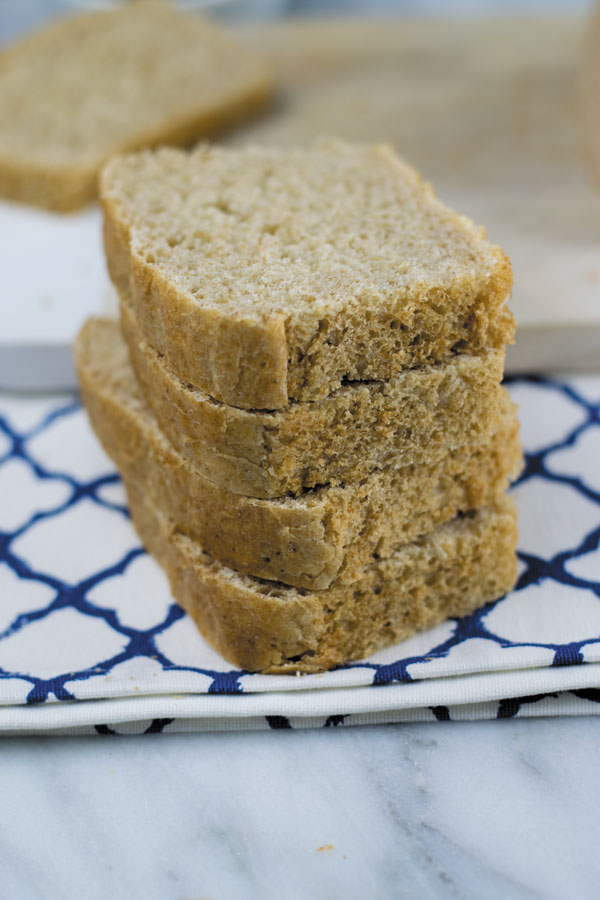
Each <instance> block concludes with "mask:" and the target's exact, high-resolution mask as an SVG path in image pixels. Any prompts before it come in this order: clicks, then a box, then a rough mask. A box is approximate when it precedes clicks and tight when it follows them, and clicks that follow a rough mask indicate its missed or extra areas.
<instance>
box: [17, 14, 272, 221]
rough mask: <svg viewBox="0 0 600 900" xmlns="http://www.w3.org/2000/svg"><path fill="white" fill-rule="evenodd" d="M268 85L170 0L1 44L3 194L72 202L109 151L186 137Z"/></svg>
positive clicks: (248, 60)
mask: <svg viewBox="0 0 600 900" xmlns="http://www.w3.org/2000/svg"><path fill="white" fill-rule="evenodd" d="M271 91H272V82H271V77H270V75H269V73H268V71H267V69H266V67H265V66H264V64H263V63H262V62H261V61H260V60H259V59H257V58H256V57H255V56H254V55H253V54H252V53H247V52H246V51H245V50H243V49H242V48H241V47H240V46H238V44H237V42H236V41H234V40H233V39H232V38H230V37H229V35H227V34H226V33H225V32H224V31H222V30H221V29H219V28H217V27H214V26H212V25H211V24H209V23H207V22H206V21H204V20H202V19H200V18H197V17H195V16H188V15H184V14H182V13H180V12H178V11H176V10H175V8H174V4H173V5H171V4H168V3H159V2H154V0H151V2H144V3H122V4H120V7H119V8H118V9H116V10H107V11H100V12H94V13H87V14H81V15H78V16H73V17H71V18H67V19H64V20H62V21H59V22H57V23H56V24H53V25H51V26H49V27H46V28H44V29H43V30H41V31H39V32H37V33H35V34H33V35H31V36H30V37H27V38H25V39H24V40H22V41H21V42H20V43H17V44H14V45H12V46H9V47H8V48H7V49H5V50H4V51H3V52H2V53H1V54H0V122H1V123H2V127H1V128H0V196H2V197H5V198H7V199H9V200H17V201H21V202H25V203H31V204H36V205H39V206H43V207H47V208H48V209H52V210H58V211H68V210H72V209H76V208H77V207H80V206H82V205H83V204H85V203H86V202H88V201H89V200H91V199H92V198H93V197H94V196H95V194H96V182H97V175H98V171H99V169H100V167H101V166H102V164H103V162H104V161H105V160H106V159H107V158H108V157H109V156H110V155H111V154H113V153H116V152H118V151H124V150H133V149H136V148H138V147H145V146H152V145H155V144H158V143H163V144H186V143H190V142H192V141H194V140H196V139H198V138H200V137H202V136H204V135H207V134H211V133H212V132H214V131H215V130H216V129H218V128H221V127H223V126H225V125H227V124H229V123H231V122H234V121H236V120H238V119H240V118H242V117H244V116H246V115H249V114H250V113H252V112H253V111H254V110H256V109H257V108H259V107H260V106H261V105H263V104H264V102H265V101H266V100H267V98H268V97H269V95H270V94H271Z"/></svg>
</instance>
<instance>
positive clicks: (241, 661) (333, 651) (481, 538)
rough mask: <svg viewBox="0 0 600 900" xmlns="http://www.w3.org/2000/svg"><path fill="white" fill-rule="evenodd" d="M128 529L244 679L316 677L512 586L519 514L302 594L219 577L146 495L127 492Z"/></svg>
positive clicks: (464, 523)
mask: <svg viewBox="0 0 600 900" xmlns="http://www.w3.org/2000/svg"><path fill="white" fill-rule="evenodd" d="M128 496H129V502H130V509H131V513H132V518H133V523H134V525H135V527H136V528H137V530H138V532H139V534H140V536H141V538H142V541H143V542H144V544H145V545H146V548H147V549H148V550H149V551H150V553H152V554H153V555H154V556H155V558H156V559H157V560H158V562H159V563H160V565H161V566H162V567H163V568H164V570H165V571H166V573H167V575H168V577H169V580H170V582H171V588H172V590H173V595H174V596H175V598H176V599H177V601H178V602H179V603H180V604H181V605H182V606H183V608H184V609H185V610H186V611H187V612H188V613H189V614H190V615H191V616H192V618H193V619H194V621H195V622H196V624H197V626H198V628H199V629H200V631H201V632H202V634H203V635H204V637H205V638H206V639H207V640H208V641H210V643H211V644H212V645H213V646H214V647H215V648H216V649H217V650H218V651H219V652H220V653H222V654H223V656H225V657H226V658H227V659H228V660H230V661H231V662H232V663H234V664H235V665H236V666H240V667H241V668H244V669H248V670H250V671H264V672H283V673H285V672H290V673H291V672H319V671H322V670H325V669H329V668H332V667H333V666H336V665H341V664H343V663H345V662H349V661H350V660H353V659H359V658H361V657H364V656H367V655H369V654H371V653H374V652H375V651H377V650H381V649H383V648H384V647H387V646H389V645H390V644H393V643H396V642H397V641H402V640H405V639H406V638H408V637H410V636H411V635H413V634H414V633H415V632H416V631H420V630H422V629H425V628H430V627H432V626H433V625H436V624H438V623H439V622H441V621H442V620H443V619H445V618H447V617H448V616H462V615H466V614H468V613H470V612H472V611H473V610H474V609H476V608H477V607H478V606H480V605H482V604H483V603H487V602H489V601H492V600H496V599H497V598H498V597H501V596H502V595H503V594H504V593H506V591H508V590H510V588H511V587H512V586H513V584H514V582H515V579H516V574H517V564H516V556H515V547H516V540H517V526H516V510H515V507H514V504H513V502H512V500H510V499H509V498H507V497H505V498H503V499H502V500H501V501H500V502H499V503H498V504H497V505H495V506H493V507H486V508H485V509H482V510H479V511H478V512H476V513H472V514H470V515H468V516H463V517H460V518H457V519H453V520H452V521H451V522H448V523H446V524H445V525H441V526H440V527H439V528H437V529H436V530H435V531H434V532H432V533H431V534H429V535H427V536H426V537H424V538H421V539H420V540H419V541H416V542H414V543H412V544H405V545H404V546H403V547H402V548H401V549H400V550H398V551H397V553H395V554H393V555H392V556H391V557H389V558H388V559H385V560H373V561H372V562H371V564H370V565H367V566H366V567H365V568H364V569H363V570H362V572H361V574H360V577H359V578H358V579H357V580H356V581H355V582H354V583H352V584H350V585H344V584H337V583H336V584H334V585H332V586H331V587H330V588H328V589H327V590H324V591H307V590H302V589H299V588H292V587H286V586H285V585H281V584H278V583H276V582H270V581H261V580H260V579H257V578H251V577H249V576H244V575H240V574H238V573H237V572H235V571H234V570H233V569H229V568H226V567H224V566H222V565H221V564H220V563H218V562H216V561H215V560H214V559H213V558H212V557H210V556H209V555H208V554H207V553H205V552H204V551H203V549H202V547H201V546H200V545H199V544H198V543H196V542H194V541H192V540H191V539H190V538H189V537H187V536H186V535H185V534H183V533H182V532H181V531H180V530H179V529H178V528H177V527H176V526H175V524H174V523H173V522H172V521H170V520H169V519H168V518H167V517H166V516H165V515H164V514H163V513H162V512H161V511H160V510H159V509H158V508H157V507H155V506H153V504H152V502H151V500H150V498H149V497H148V494H147V492H146V491H143V490H140V489H138V488H137V487H136V486H135V485H134V484H130V485H128Z"/></svg>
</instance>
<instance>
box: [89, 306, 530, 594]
mask: <svg viewBox="0 0 600 900" xmlns="http://www.w3.org/2000/svg"><path fill="white" fill-rule="evenodd" d="M75 355H76V362H77V370H78V374H79V382H80V386H81V392H82V397H83V401H84V403H85V406H86V409H87V411H88V414H89V417H90V420H91V422H92V425H93V427H94V430H95V432H96V434H97V435H98V437H99V438H100V440H101V442H102V444H103V446H104V448H105V450H106V451H107V453H108V454H109V456H111V457H112V459H113V460H114V462H115V464H116V466H117V468H118V469H119V471H120V472H121V474H122V476H123V478H124V479H125V480H126V481H128V482H131V483H134V484H136V485H137V486H139V487H140V488H141V489H143V490H144V491H145V492H147V493H148V495H149V497H150V498H151V500H152V502H153V504H154V505H155V506H156V507H158V508H159V509H161V510H163V512H164V513H165V515H167V516H168V517H169V518H170V519H172V520H173V521H174V522H175V523H176V524H177V525H178V526H179V527H180V528H181V530H182V531H183V532H184V533H185V534H187V535H189V536H190V537H191V538H193V539H194V540H197V541H199V543H200V544H201V545H202V547H203V548H204V549H205V550H206V551H207V552H208V553H210V554H211V556H213V557H214V558H215V559H218V560H219V561H220V562H222V563H223V564H225V565H228V566H231V567H233V568H235V569H237V570H239V571H240V572H243V573H247V574H251V575H255V576H258V577H260V578H264V579H269V580H276V581H281V582H283V583H285V584H289V585H295V586H297V587H305V588H312V589H323V588H327V587H329V585H330V584H331V583H332V581H333V580H334V579H336V580H338V581H339V582H341V583H349V582H351V581H353V580H355V579H356V578H358V577H359V576H360V571H361V569H362V568H363V567H364V566H365V565H366V564H367V562H369V561H370V560H371V559H372V558H373V557H374V556H377V557H378V558H380V559H383V558H385V557H388V556H390V555H392V554H393V553H394V551H395V550H396V549H397V548H398V547H399V546H401V545H402V544H405V543H408V542H410V541H413V540H415V539H416V538H419V537H421V536H422V535H423V534H426V533H428V532H430V531H432V530H433V529H434V528H436V527H437V526H438V525H440V524H442V523H443V522H445V521H448V520H449V519H452V518H454V517H455V516H456V515H457V514H458V513H459V512H468V511H470V510H472V509H474V508H477V507H481V506H489V505H492V504H493V503H495V502H496V501H497V500H499V499H500V496H501V495H502V493H503V492H504V491H505V490H506V488H507V487H508V483H509V481H511V480H513V479H514V478H515V477H516V475H517V474H518V471H519V468H520V464H521V450H520V445H519V439H518V430H519V426H518V421H517V417H516V408H515V406H514V404H513V403H511V401H510V399H509V397H508V394H507V393H506V392H504V396H503V402H502V414H501V416H500V417H499V419H498V424H497V429H496V431H495V433H494V435H493V436H492V437H491V439H490V440H489V441H488V442H487V443H486V444H483V445H481V446H478V447H464V448H463V447H461V448H459V449H458V450H455V451H454V452H452V453H450V454H448V455H446V456H444V457H443V458H442V459H440V460H438V461H436V462H434V463H431V464H430V465H424V466H408V467H403V468H401V469H398V470H388V471H384V472H374V473H372V474H371V475H370V476H369V477H368V478H366V479H363V480H362V481H356V482H350V483H347V484H345V485H343V486H341V487H331V486H324V487H321V488H318V489H316V490H314V491H305V492H304V493H302V494H300V495H299V496H298V497H297V498H290V497H285V498H282V499H278V500H259V499H254V498H251V497H243V496H240V495H239V494H235V493H233V492H232V491H231V490H229V489H228V488H227V486H224V485H219V484H215V483H214V482H212V481H210V480H209V479H208V478H206V477H204V476H203V475H202V474H201V473H200V472H199V471H198V469H196V468H195V467H194V466H192V465H191V464H190V463H189V462H188V461H186V459H185V458H184V457H182V456H181V455H180V454H179V453H178V452H177V451H176V450H175V449H174V448H173V447H172V446H171V444H170V442H169V441H168V440H167V439H166V437H164V435H163V434H162V432H161V430H160V428H159V427H158V425H157V423H156V420H155V418H154V416H153V415H152V413H151V411H150V409H149V408H148V406H147V404H146V402H145V399H144V396H143V393H142V391H141V388H140V387H139V385H138V382H137V380H136V378H135V375H134V372H133V369H132V368H131V364H130V362H129V358H128V354H127V347H126V345H125V342H124V341H123V339H122V338H121V336H120V334H119V328H118V325H117V323H116V322H110V321H107V320H92V321H90V322H88V323H87V324H86V325H85V327H84V328H83V330H82V332H81V334H80V336H79V338H78V340H77V343H76V348H75ZM241 536H242V537H241Z"/></svg>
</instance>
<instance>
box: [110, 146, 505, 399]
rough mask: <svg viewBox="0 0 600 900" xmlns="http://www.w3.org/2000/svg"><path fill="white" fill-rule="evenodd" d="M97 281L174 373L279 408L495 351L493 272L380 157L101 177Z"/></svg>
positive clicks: (401, 172)
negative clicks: (109, 281)
mask: <svg viewBox="0 0 600 900" xmlns="http://www.w3.org/2000/svg"><path fill="white" fill-rule="evenodd" d="M100 195H101V200H102V204H103V208H104V214H105V245H106V251H107V258H108V263H109V269H110V271H111V275H112V278H113V280H114V282H115V284H116V286H117V288H118V289H119V291H120V293H121V295H122V297H123V298H124V299H126V300H127V301H128V302H129V303H130V304H131V305H132V307H133V312H134V314H135V316H136V318H137V321H138V324H139V327H140V329H141V331H142V333H143V335H144V337H145V339H146V341H147V342H148V344H149V345H150V346H151V347H152V348H154V349H155V350H156V351H157V352H159V353H160V354H161V355H163V356H164V357H165V360H166V362H167V363H168V365H169V366H170V367H171V368H172V370H173V371H174V373H175V374H177V375H178V376H179V377H180V378H182V379H183V380H184V381H185V382H186V383H190V384H192V385H193V386H195V387H197V388H200V389H201V390H203V391H205V392H206V393H208V394H209V395H210V396H212V397H213V398H215V399H218V400H221V401H223V402H225V403H228V404H230V405H233V406H238V407H242V408H255V409H278V408H282V407H284V406H286V405H287V403H288V402H289V401H290V400H296V401H307V400H315V399H321V398H323V397H325V396H327V395H328V394H330V393H331V392H332V391H334V390H336V389H337V388H338V387H339V386H340V385H341V384H342V383H344V382H346V381H368V380H385V379H389V378H392V377H393V376H394V375H395V374H397V373H398V372H399V371H401V370H402V369H405V368H412V367H415V366H422V365H426V364H431V363H436V362H441V361H445V360H448V359H449V358H451V357H453V356H454V355H457V354H461V353H466V354H476V353H479V352H481V351H482V350H483V349H484V348H487V349H499V348H503V347H504V346H505V345H506V344H507V343H508V342H510V341H511V340H512V337H513V329H514V322H513V319H512V316H511V314H510V313H509V312H508V310H507V309H506V306H505V301H506V299H507V297H508V295H509V292H510V288H511V284H512V275H511V269H510V264H509V261H508V259H507V257H506V256H505V255H504V253H503V252H502V251H501V250H500V248H498V247H495V246H493V245H491V244H489V243H488V242H487V241H486V240H485V237H484V232H483V230H482V229H480V228H478V227H476V226H475V225H474V224H473V223H472V222H471V221H470V220H469V219H467V218H465V217H463V216H459V215H457V214H455V213H454V212H452V211H451V210H450V209H448V208H447V207H446V206H444V205H443V204H442V203H441V202H440V201H439V200H438V199H437V197H436V196H435V195H434V193H433V191H432V189H431V187H430V186H429V185H428V184H426V183H424V182H423V181H422V180H421V179H420V177H419V175H418V174H417V172H415V170H414V169H412V168H410V166H408V165H406V164H405V163H404V162H403V161H402V160H400V159H399V158H398V157H397V156H396V154H395V153H394V151H393V150H392V149H391V148H390V147H389V146H387V145H372V146H365V145H354V144H346V143H342V142H340V141H335V140H323V141H321V142H318V143H316V144H315V145H314V146H313V147H311V148H309V149H304V150H297V149H295V150H283V149H277V148H272V147H271V148H269V147H246V148H244V149H230V148H222V147H208V146H201V147H198V148H196V149H195V150H193V151H191V152H186V151H179V150H175V149H159V150H157V151H143V152H140V153H137V154H131V155H125V156H121V157H116V158H115V159H113V160H111V161H110V162H109V163H108V165H107V166H106V167H105V169H104V170H103V173H102V176H101V182H100Z"/></svg>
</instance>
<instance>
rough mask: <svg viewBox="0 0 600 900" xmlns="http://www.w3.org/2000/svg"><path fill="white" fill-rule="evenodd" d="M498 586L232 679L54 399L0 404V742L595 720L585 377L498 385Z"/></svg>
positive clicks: (594, 588) (76, 409)
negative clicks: (338, 662) (511, 540)
mask: <svg viewBox="0 0 600 900" xmlns="http://www.w3.org/2000/svg"><path fill="white" fill-rule="evenodd" d="M509 386H510V390H511V394H512V396H513V398H514V399H515V400H516V401H517V403H519V405H520V408H521V422H522V437H523V443H524V446H525V450H526V453H527V465H526V468H525V471H524V473H523V475H522V477H521V479H520V480H519V483H518V484H517V485H516V486H515V487H514V488H513V491H514V495H515V497H516V499H517V502H518V505H519V510H520V532H521V537H520V545H519V547H520V549H519V558H520V575H519V582H518V584H517V587H516V589H515V590H514V591H513V592H512V593H511V594H509V595H508V596H506V597H504V598H503V599H502V600H499V601H497V602H496V603H490V604H488V605H487V606H485V607H482V608H481V609H479V610H477V611H476V612H475V613H473V614H472V615H470V616H467V617H465V618H463V619H458V620H454V619H453V620H449V621H447V622H444V623H443V624H442V625H439V626H438V627H437V628H434V629H431V630H430V631H427V632H425V633H423V634H420V635H417V636H416V637H414V638H412V639H411V640H408V641H406V642H404V643H403V644H397V645H396V646H394V647H390V648H389V649H387V650H385V651H383V652H381V653H377V654H375V655H374V656H372V657H371V658H370V659H367V660H362V661H360V662H357V663H354V664H352V665H348V666H344V667H342V668H339V669H336V670H334V671H332V672H328V673H325V674H322V675H305V676H281V675H252V674H250V673H247V672H243V671H240V670H238V669H235V668H234V667H232V665H231V664H230V663H228V662H227V661H226V660H225V659H223V658H222V657H220V656H219V655H218V654H217V653H216V652H215V651H214V650H213V649H212V648H211V647H210V646H209V645H208V644H207V643H206V642H205V641H204V640H203V639H202V637H201V636H200V635H199V633H198V631H197V630H196V628H195V626H194V625H193V623H192V622H191V620H190V619H189V618H188V617H187V616H186V615H185V614H184V613H183V611H182V610H181V609H180V608H179V607H178V606H177V605H176V604H175V603H174V601H173V599H172V597H171V594H170V591H169V587H168V584H167V581H166V578H165V576H164V575H163V573H162V571H161V570H160V569H159V568H158V566H157V565H156V564H155V563H154V561H153V560H152V559H151V558H150V557H149V556H148V555H147V554H146V553H145V551H144V550H143V548H142V547H141V546H140V542H139V539H138V538H137V536H136V534H135V532H134V531H133V528H132V527H131V525H130V522H129V518H128V515H127V509H126V507H125V500H124V493H123V490H122V486H121V483H120V481H119V478H118V475H117V474H116V473H115V470H114V467H113V466H112V464H111V462H110V460H109V459H108V458H107V457H106V456H105V454H104V453H103V451H102V449H101V448H100V446H99V444H98V442H97V440H96V438H95V437H94V435H93V433H92V431H91V430H90V427H89V425H88V423H87V419H86V416H85V412H84V411H83V410H82V408H81V406H80V404H79V403H78V401H77V400H76V399H75V398H74V397H69V396H61V397H56V396H55V397H51V398H48V397H45V398H39V397H37V398H27V399H24V398H16V397H11V396H7V395H0V731H2V732H4V733H21V734H22V733H45V734H65V733H73V734H85V733H98V734H107V733H111V732H117V733H140V732H155V731H163V730H165V731H206V730H213V731H214V730H241V729H249V728H255V729H259V728H297V727H320V726H334V725H342V724H343V725H353V724H362V723H378V722H401V721H424V720H428V719H431V720H436V719H438V720H440V719H478V718H481V719H484V718H504V717H509V716H539V715H577V714H598V713H600V547H599V545H600V466H599V465H598V462H599V460H600V377H592V376H586V377H580V378H564V379H554V378H552V379H551V378H541V377H540V378H537V377H536V378H523V379H516V380H513V381H512V382H511V383H510V385H509Z"/></svg>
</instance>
